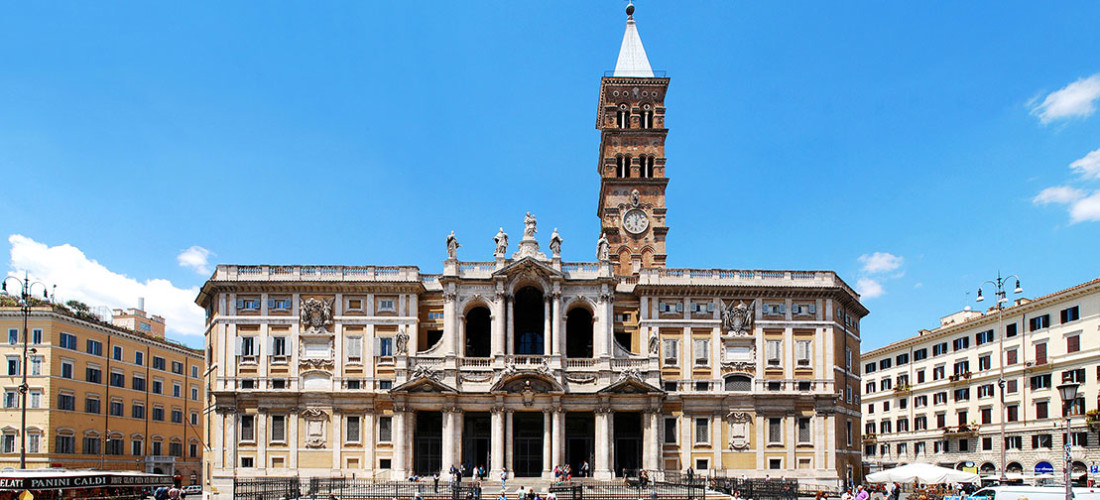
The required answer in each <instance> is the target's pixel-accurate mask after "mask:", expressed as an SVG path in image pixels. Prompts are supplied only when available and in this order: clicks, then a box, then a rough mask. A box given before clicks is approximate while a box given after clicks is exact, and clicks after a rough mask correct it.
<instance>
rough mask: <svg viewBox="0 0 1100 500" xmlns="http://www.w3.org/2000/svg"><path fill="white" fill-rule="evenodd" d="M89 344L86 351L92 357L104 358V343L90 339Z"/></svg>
mask: <svg viewBox="0 0 1100 500" xmlns="http://www.w3.org/2000/svg"><path fill="white" fill-rule="evenodd" d="M87 342H88V344H87V345H88V349H87V350H86V352H87V353H88V354H91V355H92V356H102V355H103V343H102V342H100V341H98V340H92V339H88V341H87Z"/></svg>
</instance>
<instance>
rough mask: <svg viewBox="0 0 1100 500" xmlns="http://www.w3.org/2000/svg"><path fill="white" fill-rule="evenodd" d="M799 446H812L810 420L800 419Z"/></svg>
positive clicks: (807, 418)
mask: <svg viewBox="0 0 1100 500" xmlns="http://www.w3.org/2000/svg"><path fill="white" fill-rule="evenodd" d="M798 444H810V418H809V417H800V418H799V419H798Z"/></svg>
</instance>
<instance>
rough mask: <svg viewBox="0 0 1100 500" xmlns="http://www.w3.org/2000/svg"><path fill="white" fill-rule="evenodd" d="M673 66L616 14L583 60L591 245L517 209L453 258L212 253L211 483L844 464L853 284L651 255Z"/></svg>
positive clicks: (823, 469)
mask: <svg viewBox="0 0 1100 500" xmlns="http://www.w3.org/2000/svg"><path fill="white" fill-rule="evenodd" d="M668 82H669V80H668V78H664V77H663V76H657V74H656V73H655V72H653V71H652V69H651V68H650V66H649V62H648V60H647V59H646V56H645V51H644V48H643V47H642V45H641V40H640V38H639V36H638V33H637V30H636V27H635V25H634V21H633V19H629V20H628V21H627V27H626V33H625V36H624V40H623V44H622V49H621V52H620V55H619V61H618V64H617V66H616V70H615V72H614V74H613V75H611V76H607V77H604V78H603V79H602V80H601V82H600V99H599V104H598V109H597V117H596V118H597V128H598V129H599V130H600V131H601V148H600V149H601V158H600V160H599V162H598V164H597V172H598V174H599V176H600V198H599V200H598V202H599V203H598V205H597V215H598V216H599V219H600V232H599V233H598V234H597V236H599V241H593V243H594V245H592V248H593V249H594V250H595V253H596V256H597V259H596V261H594V262H563V261H562V260H561V246H562V239H561V237H560V236H559V235H558V234H557V231H554V232H553V234H551V235H549V237H546V234H547V233H546V232H545V226H543V227H544V233H542V235H543V238H542V242H541V243H540V241H539V239H538V238H537V237H536V235H538V234H539V233H538V227H537V221H536V220H535V217H534V216H532V215H531V214H527V216H526V217H524V234H523V235H522V237H521V238H517V239H520V241H519V244H518V249H517V250H515V251H512V249H510V248H509V243H508V237H507V235H506V234H504V233H503V230H501V231H499V232H497V234H496V236H495V237H493V234H492V231H491V230H490V231H487V233H486V234H483V235H479V236H478V237H477V239H478V240H480V241H482V242H484V244H483V245H478V244H475V243H471V242H470V241H466V242H465V245H466V246H465V247H463V252H465V251H471V252H473V253H478V254H480V255H481V256H482V260H480V261H468V260H462V259H460V258H459V256H458V254H459V248H458V247H459V245H458V242H457V239H456V237H455V235H454V234H453V233H452V235H451V236H450V237H448V238H447V255H446V257H447V258H446V260H445V261H444V262H443V267H442V269H441V271H442V272H438V273H434V274H429V273H424V272H421V270H420V269H419V268H417V267H412V266H401V267H384V266H278V265H241V266H237V265H222V266H218V268H217V270H216V271H215V272H214V275H213V276H212V277H211V278H210V280H209V281H207V282H206V284H205V285H204V286H203V288H202V290H201V292H200V294H199V297H198V298H197V303H198V304H199V305H200V306H202V307H203V308H204V309H205V310H206V312H207V320H208V321H207V330H206V340H207V342H206V345H207V349H206V356H207V363H208V364H209V371H208V372H209V374H208V375H207V379H206V384H207V387H208V395H209V400H208V402H207V406H208V411H207V413H206V418H207V422H206V428H207V431H208V437H207V442H208V443H209V445H210V447H211V449H212V450H213V451H212V452H210V453H207V454H206V455H205V459H204V460H205V480H206V481H208V483H207V484H209V485H210V486H212V491H214V492H215V493H217V494H228V493H229V492H231V491H232V483H233V480H234V478H249V477H256V476H295V475H297V476H303V477H316V476H323V477H328V476H333V475H344V476H348V477H350V476H353V475H355V476H357V477H373V478H390V479H397V478H404V477H406V476H407V475H410V474H419V475H429V474H431V473H433V472H436V471H441V470H442V471H446V470H447V469H448V468H449V467H450V466H451V465H453V464H468V465H470V466H473V467H476V466H484V467H485V469H486V470H487V471H488V472H489V474H490V476H489V477H491V478H497V477H499V474H500V473H501V472H502V471H507V473H508V474H509V475H510V476H512V477H542V478H548V477H550V476H551V474H552V470H553V467H554V466H555V465H561V464H568V465H570V466H572V467H573V469H574V470H575V471H578V470H580V469H581V467H582V465H583V464H584V463H585V462H587V463H588V464H589V466H590V468H591V472H592V474H593V475H594V476H595V477H597V478H611V477H613V476H618V475H620V474H621V472H622V471H623V470H624V469H625V470H626V471H627V472H628V473H629V474H636V473H637V471H638V470H639V469H645V470H648V471H650V472H651V474H652V475H654V476H656V477H660V476H661V475H662V474H663V473H664V472H666V471H677V472H679V471H683V470H684V469H686V468H688V467H692V468H694V469H695V470H696V471H698V473H699V474H700V475H702V474H709V473H712V472H713V471H723V472H726V473H735V474H736V475H738V476H739V475H741V474H746V475H748V476H750V477H763V476H765V475H771V476H772V477H788V478H799V479H801V480H803V481H804V482H808V483H821V484H827V485H832V486H834V487H835V486H836V485H837V484H838V482H839V481H841V480H842V479H844V478H847V477H852V476H854V477H856V478H858V477H859V474H860V470H859V467H860V455H859V452H860V446H859V430H860V428H861V422H860V416H859V411H858V410H859V402H858V398H859V387H858V384H859V373H858V371H859V366H860V364H859V345H860V336H859V335H860V334H859V322H860V319H861V318H862V317H863V316H865V315H866V314H867V310H866V309H865V308H864V307H863V306H862V305H861V304H860V302H859V297H858V295H857V294H856V293H855V292H854V291H853V290H852V289H851V288H850V287H849V286H848V285H847V284H845V283H844V281H842V280H841V279H840V278H839V277H837V276H836V274H834V273H832V272H829V271H786V270H778V271H761V270H732V269H666V259H667V255H666V253H665V252H666V250H665V238H666V235H667V233H668V228H667V226H666V224H665V196H664V188H665V185H666V184H667V182H668V177H666V174H667V173H669V171H668V170H666V163H665V158H664V140H665V136H666V135H667V133H668V130H667V129H666V128H664V116H665V111H666V110H665V107H664V95H665V91H666V90H667V88H668ZM577 239H578V240H579V239H581V238H579V237H578V238H577ZM593 240H595V238H593ZM544 245H545V246H544ZM586 246H587V245H586ZM478 247H480V248H481V249H482V250H481V251H476V250H475V249H477V248H478ZM442 250H443V249H442V248H441V252H440V253H441V254H442ZM730 471H735V472H730ZM444 475H445V473H444Z"/></svg>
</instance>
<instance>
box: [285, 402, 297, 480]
mask: <svg viewBox="0 0 1100 500" xmlns="http://www.w3.org/2000/svg"><path fill="white" fill-rule="evenodd" d="M286 425H287V427H288V429H287V430H288V431H289V432H290V435H289V438H290V439H289V443H287V444H289V445H290V446H289V448H290V456H289V457H288V458H287V465H288V466H289V467H290V468H291V469H297V468H298V409H297V408H291V409H290V414H289V415H287V423H286Z"/></svg>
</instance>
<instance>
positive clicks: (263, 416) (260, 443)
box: [255, 411, 267, 469]
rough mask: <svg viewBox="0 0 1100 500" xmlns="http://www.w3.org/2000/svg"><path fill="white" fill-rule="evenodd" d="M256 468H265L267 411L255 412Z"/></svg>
mask: <svg viewBox="0 0 1100 500" xmlns="http://www.w3.org/2000/svg"><path fill="white" fill-rule="evenodd" d="M255 465H256V468H258V469H266V468H267V412H266V411H260V412H257V413H256V463H255Z"/></svg>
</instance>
